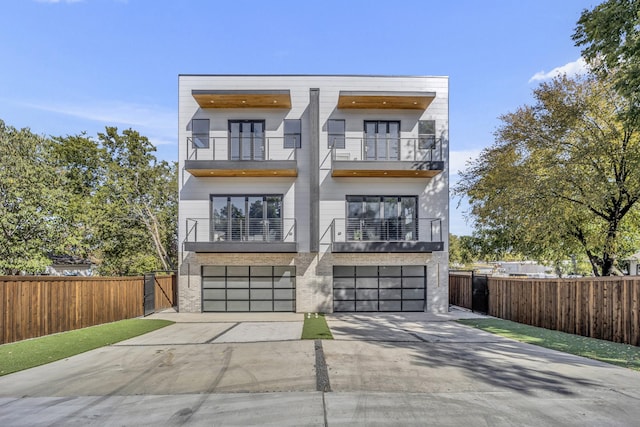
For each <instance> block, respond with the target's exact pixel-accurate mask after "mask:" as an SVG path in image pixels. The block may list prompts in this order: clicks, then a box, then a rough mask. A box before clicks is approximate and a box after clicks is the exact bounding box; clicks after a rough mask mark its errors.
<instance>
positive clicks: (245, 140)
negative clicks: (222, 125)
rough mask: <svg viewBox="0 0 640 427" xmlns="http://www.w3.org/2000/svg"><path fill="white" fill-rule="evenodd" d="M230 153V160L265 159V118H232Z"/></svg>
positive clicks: (230, 124)
mask: <svg viewBox="0 0 640 427" xmlns="http://www.w3.org/2000/svg"><path fill="white" fill-rule="evenodd" d="M229 153H230V158H229V160H264V159H265V126H264V120H230V121H229Z"/></svg>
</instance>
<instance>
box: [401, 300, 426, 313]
mask: <svg viewBox="0 0 640 427" xmlns="http://www.w3.org/2000/svg"><path fill="white" fill-rule="evenodd" d="M402 310H403V311H424V301H402Z"/></svg>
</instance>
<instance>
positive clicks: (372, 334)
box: [0, 312, 640, 426]
mask: <svg viewBox="0 0 640 427" xmlns="http://www.w3.org/2000/svg"><path fill="white" fill-rule="evenodd" d="M163 316H164V317H165V318H171V319H172V320H177V323H175V324H174V325H171V326H168V327H166V328H163V329H160V330H157V331H154V332H151V333H149V334H146V335H143V336H140V337H136V338H133V339H130V340H127V341H123V342H120V343H118V344H116V345H112V346H108V347H104V348H101V349H97V350H94V351H90V352H87V353H84V354H80V355H77V356H74V357H71V358H68V359H65V360H61V361H58V362H54V363H51V364H48V365H44V366H41V367H36V368H33V369H29V370H26V371H22V372H18V373H14V374H11V375H7V376H5V377H0V425H7V426H12V425H30V426H32V425H55V424H58V425H184V424H189V425H319V426H325V425H363V426H365V425H376V424H386V425H388V424H396V425H452V426H455V425H487V426H489V425H504V426H506V425H531V426H534V425H535V426H540V425H549V426H551V425H554V426H555V425H594V426H595V425H598V426H599V425H637V420H638V419H640V399H639V397H640V373H638V372H634V371H630V370H627V369H623V368H618V367H615V366H612V365H607V364H604V363H600V362H595V361H592V360H589V359H584V358H580V357H576V356H571V355H567V354H564V353H559V352H555V351H551V350H546V349H543V348H540V347H536V346H532V345H527V344H521V343H518V342H515V341H512V340H509V339H505V338H500V337H497V336H495V335H491V334H488V333H485V332H482V331H478V330H475V329H472V328H469V327H466V326H463V325H460V324H458V323H456V322H454V321H453V320H454V319H455V318H458V317H469V316H471V314H469V313H464V312H459V313H449V314H443V315H428V314H423V313H418V314H416V313H407V314H399V313H393V314H342V315H327V319H328V324H329V326H330V328H331V330H332V333H333V335H334V337H335V339H334V340H323V341H319V340H316V341H303V340H300V339H299V337H300V334H301V330H302V322H303V320H302V319H303V315H302V314H297V315H295V314H290V315H289V316H282V317H276V316H269V315H264V316H262V317H261V316H256V315H253V314H252V315H251V316H247V317H246V318H245V320H243V318H242V316H241V315H231V316H219V315H218V316H207V315H201V316H198V315H185V316H181V315H180V314H176V313H166V314H164V315H157V316H156V317H163Z"/></svg>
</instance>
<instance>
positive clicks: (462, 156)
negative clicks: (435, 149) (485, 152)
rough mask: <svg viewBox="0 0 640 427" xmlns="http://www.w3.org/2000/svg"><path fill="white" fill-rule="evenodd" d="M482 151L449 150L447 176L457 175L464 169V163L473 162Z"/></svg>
mask: <svg viewBox="0 0 640 427" xmlns="http://www.w3.org/2000/svg"><path fill="white" fill-rule="evenodd" d="M481 151H482V150H480V149H475V150H451V151H449V174H450V175H459V174H460V171H462V170H463V169H465V167H466V163H467V162H468V161H470V160H475V159H476V158H478V156H479V155H480V152H481Z"/></svg>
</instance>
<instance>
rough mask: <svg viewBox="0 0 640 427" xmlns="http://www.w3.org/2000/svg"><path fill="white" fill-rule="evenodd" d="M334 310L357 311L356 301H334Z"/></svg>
mask: <svg viewBox="0 0 640 427" xmlns="http://www.w3.org/2000/svg"><path fill="white" fill-rule="evenodd" d="M333 310H334V311H356V302H355V301H334V302H333Z"/></svg>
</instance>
